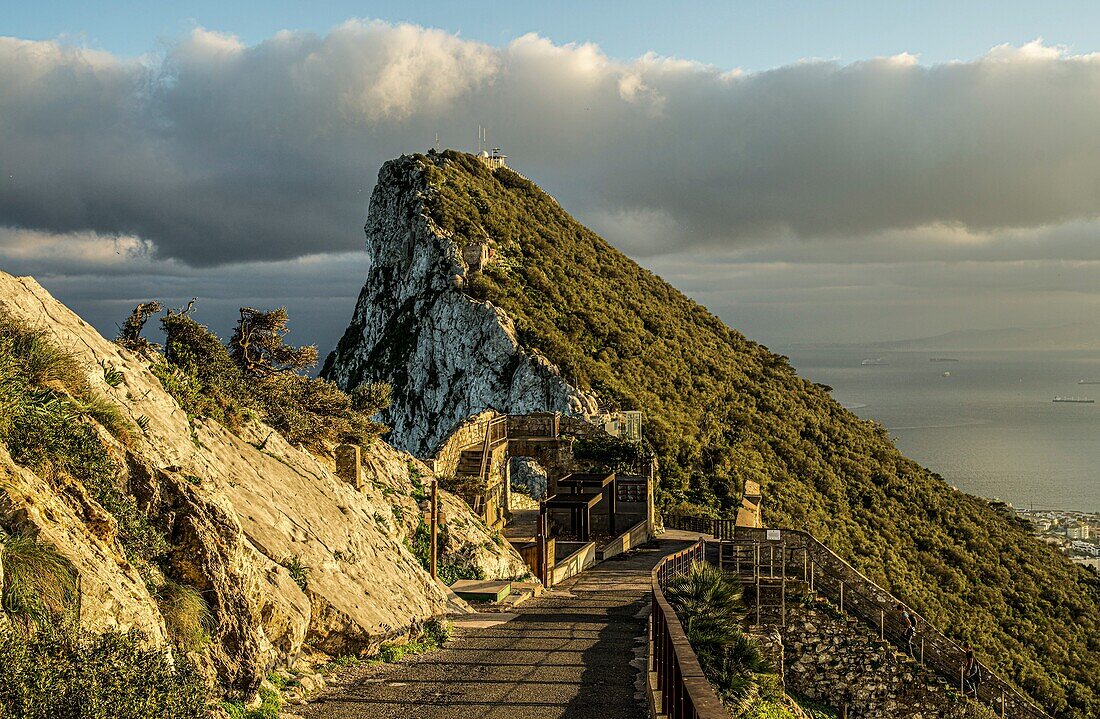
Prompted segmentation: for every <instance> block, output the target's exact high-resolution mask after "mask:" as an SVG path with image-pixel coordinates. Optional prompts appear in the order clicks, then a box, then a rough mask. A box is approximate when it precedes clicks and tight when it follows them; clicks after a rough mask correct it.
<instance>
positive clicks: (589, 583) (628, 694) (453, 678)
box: [288, 533, 689, 719]
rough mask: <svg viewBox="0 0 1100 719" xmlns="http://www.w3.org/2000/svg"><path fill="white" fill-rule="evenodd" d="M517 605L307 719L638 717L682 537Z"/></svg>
mask: <svg viewBox="0 0 1100 719" xmlns="http://www.w3.org/2000/svg"><path fill="white" fill-rule="evenodd" d="M669 534H673V535H674V536H671V537H667V538H663V539H662V540H661V541H659V542H658V543H656V544H657V546H654V547H653V548H646V549H639V550H634V551H632V552H630V553H629V554H627V555H625V556H623V557H621V558H615V559H611V560H608V561H606V562H603V563H601V564H598V565H597V566H595V567H593V568H592V569H589V570H588V571H586V572H583V573H582V574H580V575H579V576H577V577H574V578H572V579H570V580H568V581H567V582H563V583H562V584H561V585H559V586H557V587H555V588H554V589H553V590H552V591H549V592H546V593H545V594H543V596H542V597H540V598H538V599H533V600H530V601H528V602H526V603H525V604H522V605H520V607H518V608H517V609H516V610H515V611H516V613H515V614H514V615H477V616H474V617H471V618H468V619H466V620H464V621H459V622H457V630H456V636H455V637H454V638H453V639H452V640H451V641H449V642H447V644H446V646H444V647H443V648H442V649H439V650H437V651H435V652H432V653H430V654H425V655H421V656H419V657H413V658H410V659H407V660H405V661H403V662H401V663H399V664H392V665H381V666H373V667H367V668H360V669H356V670H352V671H350V672H349V673H348V674H347V675H345V677H344V678H343V679H342V680H341V681H340V682H339V683H337V684H335V685H333V686H332V687H331V688H330V689H329V690H328V692H327V693H326V694H325V695H322V696H321V697H318V698H317V699H314V700H312V701H311V702H310V703H309V704H308V705H306V706H299V707H288V709H289V710H290V711H292V712H294V713H295V714H297V715H299V716H301V717H303V718H304V719H421V718H424V719H427V718H431V719H459V718H462V719H556V718H558V717H569V719H574V718H575V719H641V718H642V717H646V716H648V713H647V711H646V708H645V698H644V694H643V693H642V687H643V684H642V673H641V670H642V668H643V666H644V661H645V660H644V656H645V654H644V652H645V627H646V617H647V616H648V614H649V594H648V592H649V576H650V570H651V569H652V568H653V566H654V565H655V564H656V563H657V562H658V561H659V560H660V558H661V557H662V556H664V555H665V554H668V553H671V552H674V551H677V550H679V549H682V548H684V547H686V546H688V544H689V541H686V538H685V537H681V536H678V535H680V534H681V533H669Z"/></svg>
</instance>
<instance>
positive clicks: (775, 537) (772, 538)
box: [768, 529, 779, 542]
mask: <svg viewBox="0 0 1100 719" xmlns="http://www.w3.org/2000/svg"><path fill="white" fill-rule="evenodd" d="M768 541H769V542H778V541H779V530H778V529H769V530H768Z"/></svg>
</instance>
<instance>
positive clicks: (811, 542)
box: [665, 517, 1050, 719]
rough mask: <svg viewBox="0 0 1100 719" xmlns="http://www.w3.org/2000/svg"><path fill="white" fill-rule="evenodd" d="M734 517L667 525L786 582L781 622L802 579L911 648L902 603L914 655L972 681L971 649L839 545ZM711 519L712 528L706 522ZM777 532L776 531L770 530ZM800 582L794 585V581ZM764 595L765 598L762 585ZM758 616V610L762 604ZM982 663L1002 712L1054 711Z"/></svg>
mask: <svg viewBox="0 0 1100 719" xmlns="http://www.w3.org/2000/svg"><path fill="white" fill-rule="evenodd" d="M729 522H730V520H714V519H700V518H698V517H668V518H666V519H665V524H666V526H668V527H670V528H683V529H686V530H687V531H699V532H701V533H703V534H711V535H712V536H717V537H721V541H720V542H715V543H714V544H715V545H716V546H717V547H718V552H717V553H716V559H717V561H718V563H719V564H720V565H721V566H722V568H723V569H727V570H729V571H730V572H732V573H734V574H737V575H738V577H739V578H740V579H741V580H742V582H743V583H746V584H747V583H748V582H749V581H751V582H753V583H754V584H756V585H757V586H758V587H759V585H760V580H761V578H765V579H769V580H773V581H776V580H777V581H778V583H779V585H780V586H781V587H782V590H781V591H782V594H783V598H784V599H783V602H782V604H781V605H780V612H781V614H780V616H779V619H778V623H779V624H781V625H783V624H785V621H786V613H787V602H786V599H785V597H786V592H787V590H788V582H791V583H792V584H795V583H797V582H801V583H802V584H803V585H804V586H805V588H806V589H808V590H809V591H810V593H811V594H814V593H816V594H818V595H821V596H824V597H825V598H826V599H828V600H829V601H830V602H831V603H832V604H833V605H834V606H836V607H837V608H838V609H839V610H840V612H841V613H842V614H845V615H849V616H852V617H855V618H857V619H859V620H861V621H862V622H863V623H864V624H866V625H868V626H870V627H871V628H873V629H874V630H877V632H878V634H879V638H880V639H882V640H884V641H889V642H890V643H892V644H893V645H894V646H896V647H898V648H900V649H902V650H908V642H907V641H906V638H905V623H904V620H903V619H902V617H901V614H900V612H899V611H897V609H896V607H897V606H898V605H901V606H902V607H905V608H906V609H907V610H908V611H909V613H910V615H911V616H913V617H915V619H916V625H917V629H916V633H915V635H914V638H913V658H914V659H915V660H917V661H918V662H920V664H921V665H922V666H924V667H926V668H928V669H930V670H931V671H933V672H934V673H935V674H936V675H937V676H939V677H940V678H942V679H943V680H944V681H946V682H948V684H949V685H951V686H955V687H958V688H959V690H960V691H963V690H964V688H965V685H964V678H963V676H962V667H963V664H964V661H965V657H966V651H965V650H964V649H963V648H962V647H960V646H959V645H958V644H956V643H955V642H954V641H952V640H951V639H949V638H948V637H947V636H946V635H944V634H943V633H942V632H940V631H939V630H938V629H937V628H936V627H935V626H934V625H933V624H932V623H931V622H929V621H928V620H926V619H925V618H924V617H922V616H921V615H920V614H919V613H917V612H916V611H914V610H913V609H912V608H911V607H908V606H907V605H906V604H905V603H904V602H902V601H901V600H899V599H898V598H896V597H894V596H893V595H892V594H890V593H889V592H887V591H886V590H885V589H883V588H882V587H880V586H878V585H877V584H875V583H874V582H873V581H871V580H870V579H868V578H867V577H865V576H864V575H863V574H861V573H860V572H859V571H858V570H856V569H855V568H854V567H852V566H851V565H850V564H848V562H846V561H844V560H843V559H842V558H840V557H839V556H838V555H837V554H836V553H835V552H833V551H832V550H831V549H829V548H828V547H826V546H825V545H824V544H822V543H821V542H819V541H818V540H817V539H815V538H814V537H813V536H812V535H811V534H809V533H808V532H803V531H800V530H790V529H782V530H776V529H770V530H769V529H753V528H747V527H739V528H737V530H736V532H734V530H733V528H732V527H731V526H729ZM707 524H709V526H710V529H709V531H707V530H706V525H707ZM769 537H771V538H769ZM791 588H793V587H791ZM756 599H757V601H759V599H760V593H759V590H758V592H757V598H756ZM756 616H757V617H759V616H760V614H759V608H758V610H757V613H756ZM979 665H980V666H981V667H982V673H983V681H982V682H981V683H980V684H979V686H978V691H977V697H976V699H977V700H978V701H979V702H981V703H982V704H984V705H986V706H991V707H993V708H994V710H995V711H997V713H998V714H999V715H1000V716H1002V717H1022V718H1024V719H1050V717H1049V715H1048V714H1046V713H1045V712H1044V711H1043V710H1042V709H1040V708H1039V707H1037V706H1035V704H1034V703H1032V702H1031V701H1030V700H1029V699H1028V698H1027V697H1025V696H1024V695H1023V694H1022V693H1021V692H1020V691H1019V690H1017V689H1016V688H1015V687H1014V686H1013V685H1012V684H1010V683H1009V682H1008V681H1006V680H1005V679H1003V678H1002V677H1000V676H998V675H997V674H995V673H994V672H992V671H991V670H990V669H989V668H988V667H986V666H985V665H984V664H981V663H980V662H979Z"/></svg>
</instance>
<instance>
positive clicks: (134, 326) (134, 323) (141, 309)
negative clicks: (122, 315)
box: [115, 300, 164, 351]
mask: <svg viewBox="0 0 1100 719" xmlns="http://www.w3.org/2000/svg"><path fill="white" fill-rule="evenodd" d="M162 311H164V307H162V306H161V304H160V303H159V302H157V301H156V300H150V301H148V302H142V303H141V304H139V305H138V306H137V307H135V308H134V311H133V312H131V313H130V316H129V317H127V318H126V321H125V322H123V323H122V326H121V327H119V328H118V337H116V338H115V342H117V343H118V344H120V345H121V346H123V347H125V348H126V349H130V350H134V351H140V350H147V349H152V348H154V347H155V346H156V345H154V344H153V343H151V342H150V341H149V340H147V339H145V338H144V337H142V336H141V332H142V330H144V329H145V323H146V322H148V321H149V318H150V317H152V316H153V315H157V314H160V313H161V312H162Z"/></svg>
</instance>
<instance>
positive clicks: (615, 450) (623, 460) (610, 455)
mask: <svg viewBox="0 0 1100 719" xmlns="http://www.w3.org/2000/svg"><path fill="white" fill-rule="evenodd" d="M643 455H644V450H643V448H642V445H641V443H640V442H631V441H630V440H626V439H622V438H621V437H615V436H613V435H610V434H604V433H598V434H593V435H591V436H588V437H582V438H580V439H578V440H576V441H575V442H573V457H574V458H576V459H579V460H582V461H588V462H592V463H595V464H598V465H600V466H602V467H605V468H607V469H608V470H613V471H616V472H622V471H626V470H628V469H631V468H633V467H635V466H637V464H638V462H639V461H640V460H641V459H642V457H643Z"/></svg>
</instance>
